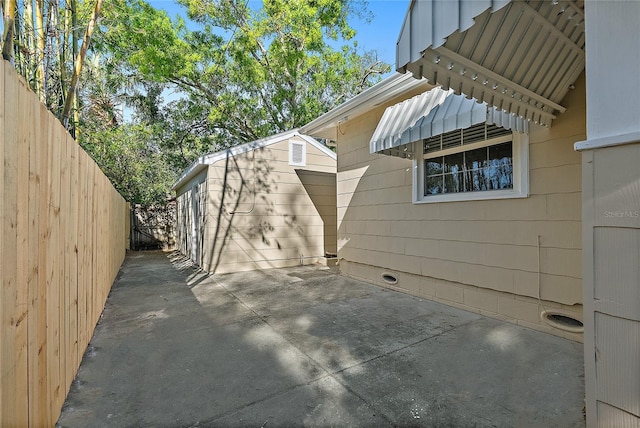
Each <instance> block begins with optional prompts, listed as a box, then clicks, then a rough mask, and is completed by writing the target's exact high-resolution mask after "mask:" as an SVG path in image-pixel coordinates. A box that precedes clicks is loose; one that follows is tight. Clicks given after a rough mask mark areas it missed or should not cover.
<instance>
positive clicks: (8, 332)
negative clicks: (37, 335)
mask: <svg viewBox="0 0 640 428" xmlns="http://www.w3.org/2000/svg"><path fill="white" fill-rule="evenodd" d="M3 66H4V67H5V68H6V67H7V63H5V62H4V61H3ZM20 89H21V88H20V82H19V81H18V78H17V76H16V75H13V74H6V75H5V82H4V96H5V102H6V103H7V104H9V105H10V106H11V107H10V108H6V107H5V109H4V119H5V121H6V122H5V123H11V124H14V123H18V121H19V120H20V113H21V111H20V106H21V101H20V99H19V96H20ZM4 136H5V141H4V144H3V146H2V147H1V148H0V150H3V151H4V156H3V157H4V159H3V168H2V171H3V174H4V182H3V187H4V189H5V190H4V194H3V198H2V199H3V211H4V214H3V223H2V226H1V227H2V229H3V232H2V245H3V251H2V259H3V265H2V273H3V277H2V290H1V291H0V293H1V295H0V297H2V298H1V299H0V302H1V303H0V304H2V305H3V310H2V320H1V322H2V324H1V327H0V329H1V331H2V332H1V333H0V335H1V336H2V342H3V348H2V355H1V356H0V359H1V363H0V366H1V370H2V371H1V372H0V384H2V399H1V402H2V411H1V413H2V418H3V421H2V424H1V425H9V426H20V425H26V424H28V397H27V395H26V390H25V385H26V384H27V377H26V374H27V373H26V370H27V363H26V301H23V300H24V299H25V297H26V296H25V295H24V291H25V289H26V287H25V284H26V278H25V277H24V274H23V272H21V271H20V270H19V269H21V268H22V269H24V268H25V263H24V262H25V260H24V258H25V254H24V252H23V250H22V249H20V250H19V249H18V245H19V244H22V243H23V242H22V241H23V239H24V238H23V236H24V235H22V236H20V235H21V234H25V233H27V234H28V226H27V227H25V226H26V225H27V224H25V220H24V219H22V218H19V214H20V216H25V215H26V213H25V212H24V210H25V206H24V195H23V196H19V195H18V191H20V190H21V191H24V189H23V186H24V185H19V184H18V180H19V179H21V178H22V176H23V174H22V173H23V170H24V168H25V165H24V164H23V163H24V160H25V154H24V148H23V147H20V144H19V142H20V141H19V139H20V137H21V135H19V133H18V129H17V128H16V127H15V126H9V127H6V128H5V130H4ZM27 156H28V148H27ZM26 168H27V171H28V164H27V165H26ZM27 173H28V172H27ZM19 209H20V210H21V212H20V213H18V210H19ZM26 209H27V210H28V207H27V208H26ZM21 280H24V282H23V283H20V281H21ZM23 314H24V317H23ZM23 329H24V332H23V331H22V330H23ZM23 334H24V337H23ZM23 340H24V343H23ZM18 393H22V396H18Z"/></svg>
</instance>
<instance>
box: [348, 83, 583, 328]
mask: <svg viewBox="0 0 640 428" xmlns="http://www.w3.org/2000/svg"><path fill="white" fill-rule="evenodd" d="M584 93H585V86H584V77H582V78H581V79H580V80H579V81H578V82H577V84H576V89H575V90H573V91H572V92H570V93H569V95H568V96H567V97H566V98H565V100H564V102H563V105H565V106H566V107H567V113H565V114H562V115H560V116H559V117H558V118H557V119H556V120H555V121H554V122H553V125H552V127H551V128H543V127H540V126H536V125H533V124H532V125H531V131H530V133H529V172H530V175H529V182H530V185H529V186H530V187H529V193H530V196H529V197H528V198H523V199H503V200H485V201H465V202H446V203H430V204H413V203H412V202H411V201H412V182H413V164H412V161H411V160H405V159H400V158H395V157H390V156H383V155H375V154H374V155H372V154H370V153H369V140H370V138H371V136H372V135H373V132H374V130H375V128H376V125H377V123H378V121H379V119H380V117H381V116H382V114H383V112H384V109H385V108H386V107H387V106H389V105H393V104H395V103H397V102H399V101H402V100H403V99H407V98H409V97H410V96H411V95H410V94H409V95H407V96H405V97H403V98H401V99H397V100H394V101H393V102H390V103H388V104H385V105H382V106H380V107H378V108H377V109H375V110H372V111H370V112H369V113H366V114H364V115H361V116H359V117H357V118H355V119H353V120H350V121H348V122H345V123H342V124H341V125H340V131H341V132H340V133H339V135H338V176H337V207H338V253H339V254H338V257H339V258H340V259H341V260H340V266H341V271H342V273H343V274H345V275H347V276H351V277H355V278H360V279H364V280H367V281H371V282H374V283H376V284H379V285H383V286H388V287H391V288H396V289H399V290H402V291H405V292H408V293H410V294H413V295H416V296H421V297H424V298H428V299H433V300H437V301H441V302H444V303H447V304H450V305H453V306H458V307H462V308H464V309H469V310H472V311H475V312H480V313H483V314H486V315H490V316H494V317H497V318H501V319H506V320H509V321H512V322H516V323H518V324H522V325H526V326H529V327H532V328H536V329H540V330H544V331H549V332H552V333H554V334H558V335H561V336H565V337H569V338H571V339H575V340H582V339H581V335H580V334H575V333H568V332H565V331H563V330H559V329H556V328H552V327H550V326H549V325H548V324H546V323H545V322H543V321H541V319H540V314H541V312H542V311H543V310H545V309H558V310H560V311H566V312H568V313H569V314H571V316H573V317H575V318H578V319H581V318H582V306H581V303H582V289H581V287H582V285H581V158H580V155H579V154H578V153H576V152H575V151H574V150H573V144H574V143H575V142H576V141H580V140H582V139H584V138H585V95H584ZM538 237H539V238H538ZM538 242H539V244H538ZM383 273H391V274H392V275H393V276H395V277H396V278H397V279H398V282H397V283H396V284H393V285H391V284H387V283H386V282H385V281H383V279H382V274H383Z"/></svg>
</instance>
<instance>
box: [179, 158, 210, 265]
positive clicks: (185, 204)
mask: <svg viewBox="0 0 640 428" xmlns="http://www.w3.org/2000/svg"><path fill="white" fill-rule="evenodd" d="M206 178H207V172H206V170H205V171H202V172H201V173H199V174H198V175H196V176H195V177H193V178H192V179H191V180H189V181H188V182H187V183H186V184H184V185H183V186H182V187H180V188H179V189H178V192H177V195H178V196H177V198H176V248H177V249H178V250H179V251H180V252H181V253H182V254H184V255H186V256H187V257H189V258H190V259H191V260H193V261H194V262H196V263H198V264H200V262H201V261H202V253H201V252H199V251H198V248H200V246H199V245H198V244H197V242H196V244H195V245H193V242H194V241H193V239H194V236H196V241H199V242H203V241H204V239H205V237H204V236H203V233H204V228H203V215H202V213H203V212H204V211H203V209H204V201H205V196H206V188H205V185H206ZM194 197H196V198H197V199H198V200H199V207H198V209H197V211H195V210H194ZM197 213H200V215H199V216H197V217H198V218H194V214H197ZM194 232H195V235H194ZM194 250H195V251H194Z"/></svg>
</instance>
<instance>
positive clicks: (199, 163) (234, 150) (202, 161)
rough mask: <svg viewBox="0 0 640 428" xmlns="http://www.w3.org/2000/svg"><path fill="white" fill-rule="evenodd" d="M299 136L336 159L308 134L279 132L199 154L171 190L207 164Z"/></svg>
mask: <svg viewBox="0 0 640 428" xmlns="http://www.w3.org/2000/svg"><path fill="white" fill-rule="evenodd" d="M293 137H299V138H301V139H303V140H304V141H306V142H307V143H309V144H311V145H312V146H314V147H315V148H317V149H318V150H320V151H321V152H322V153H324V154H325V155H327V156H329V157H330V158H332V159H334V160H335V159H336V154H335V153H334V152H332V151H331V150H329V149H328V148H327V147H326V146H324V145H323V144H321V143H320V142H319V141H318V140H316V139H315V138H313V137H310V136H308V135H304V134H301V133H300V132H298V130H297V129H294V130H292V131H285V132H281V133H280V134H275V135H271V136H269V137H265V138H261V139H259V140H255V141H251V142H249V143H245V144H241V145H239V146H235V147H230V148H228V149H226V150H221V151H219V152H215V153H209V154H207V155H204V156H200V157H199V158H198V159H196V160H195V161H194V162H193V163H192V164H191V165H189V167H187V169H185V170H184V171H183V173H182V175H180V178H178V180H177V181H176V182H175V183H174V184H173V186H171V190H176V189H177V188H179V187H180V186H182V185H183V184H184V183H186V182H187V181H189V180H191V179H192V178H193V177H195V176H196V175H197V174H198V173H200V172H201V171H202V170H204V169H205V168H206V167H207V166H209V165H212V164H214V163H216V162H218V161H219V160H223V159H226V158H228V157H230V156H237V155H240V154H243V153H247V152H250V151H252V150H255V149H260V148H262V147H266V146H269V145H271V144H275V143H279V142H280V141H283V140H288V139H289V138H293Z"/></svg>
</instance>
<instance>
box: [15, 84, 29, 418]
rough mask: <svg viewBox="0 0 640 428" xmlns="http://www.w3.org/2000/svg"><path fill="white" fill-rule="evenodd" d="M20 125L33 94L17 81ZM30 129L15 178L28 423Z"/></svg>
mask: <svg viewBox="0 0 640 428" xmlns="http://www.w3.org/2000/svg"><path fill="white" fill-rule="evenodd" d="M17 80H18V84H17V90H18V94H17V99H18V105H17V110H18V111H17V114H18V117H17V119H18V120H17V123H30V121H31V115H30V111H29V106H30V104H31V97H30V95H31V92H30V91H29V90H28V87H27V85H26V83H25V82H24V81H23V80H22V79H21V78H18V79H17ZM30 132H31V129H30V127H28V126H20V127H18V140H17V142H16V143H17V151H18V164H17V173H18V175H17V177H16V189H15V190H16V193H17V197H18V200H17V212H16V214H17V220H18V221H17V228H16V231H17V238H18V239H17V243H18V247H17V249H16V257H17V261H18V265H17V273H18V276H17V280H18V281H17V284H16V285H17V291H18V293H17V296H16V297H17V299H16V311H17V312H16V320H15V328H16V351H17V355H16V363H17V367H16V374H17V380H18V384H17V387H16V390H15V391H14V393H15V394H16V396H17V400H18V403H19V404H18V409H17V411H18V412H19V415H18V417H19V421H23V422H25V423H27V424H28V423H29V389H28V385H29V356H28V338H29V332H28V321H29V317H28V311H29V287H28V283H29V139H30Z"/></svg>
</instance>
